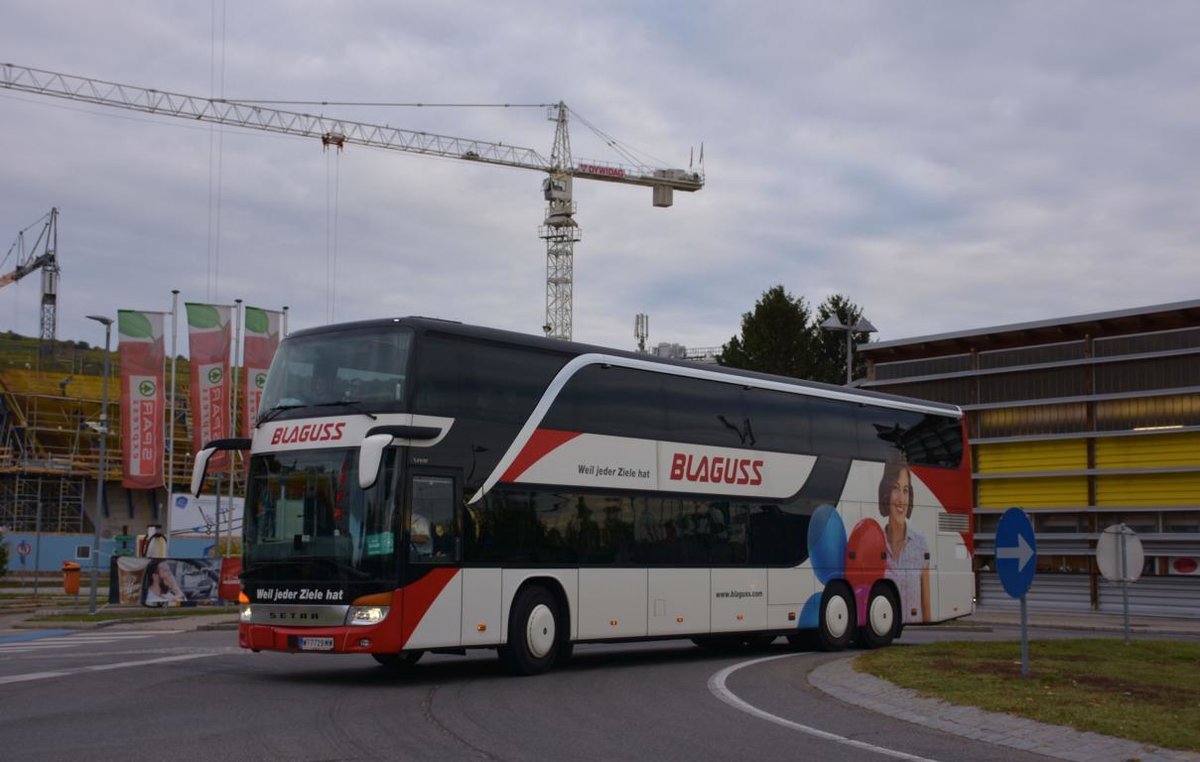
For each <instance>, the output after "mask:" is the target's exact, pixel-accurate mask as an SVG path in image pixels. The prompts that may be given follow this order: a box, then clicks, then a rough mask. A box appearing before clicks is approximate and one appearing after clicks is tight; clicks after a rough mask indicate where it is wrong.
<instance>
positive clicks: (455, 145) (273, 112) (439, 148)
mask: <svg viewBox="0 0 1200 762" xmlns="http://www.w3.org/2000/svg"><path fill="white" fill-rule="evenodd" d="M0 87H5V88H7V89H10V90H18V91H21V92H26V93H32V94H37V95H48V96H52V97H56V98H66V99H68V100H76V101H84V102H87V103H94V104H96V105H101V106H111V107H115V108H124V109H130V110H133V111H141V112H143V113H148V114H158V115H163V116H172V117H177V118H182V119H191V120H193V121H201V122H208V123H210V124H221V125H228V126H234V127H242V128H246V129H255V130H263V131H266V132H273V133H279V134H284V135H297V136H301V137H309V138H315V139H319V140H321V141H322V143H323V144H324V145H331V144H332V145H336V146H338V147H342V146H344V145H345V144H347V143H350V144H358V145H363V146H370V147H373V148H384V149H388V150H395V151H404V152H408V153H417V154H424V155H427V156H438V157H442V158H450V159H461V160H464V161H474V162H479V163H483V164H494V165H497V166H504V167H513V168H516V169H529V170H535V171H538V172H544V173H546V175H547V177H546V178H545V179H544V180H543V182H542V192H543V196H544V198H545V200H546V202H547V209H546V217H545V220H544V221H543V224H542V225H541V226H540V227H539V229H538V236H539V237H540V238H542V239H543V240H545V241H546V320H545V323H544V324H543V330H544V332H545V333H546V335H547V336H551V337H554V338H561V339H570V338H571V334H572V324H571V320H572V301H573V296H572V289H573V284H574V247H575V243H576V242H578V241H579V237H580V231H579V226H578V225H577V224H576V223H575V218H574V215H575V202H574V200H573V199H572V196H571V192H572V180H573V179H574V178H582V179H587V180H600V181H603V182H612V183H621V184H625V185H640V186H643V187H649V188H651V189H652V192H653V204H654V206H657V207H669V206H671V205H672V203H673V200H674V197H673V194H674V191H677V190H679V191H686V192H689V193H690V192H694V191H697V190H700V189H701V188H702V187H704V174H703V172H693V171H691V170H690V169H688V170H684V169H671V168H662V167H654V166H650V165H645V164H636V165H625V164H614V163H610V162H602V161H579V162H575V161H574V159H573V158H572V156H571V145H570V138H569V136H568V133H567V115H568V113H569V109H568V108H567V106H566V104H565V103H563V102H561V101H560V102H558V103H557V104H554V105H553V106H551V107H550V119H551V120H552V121H554V122H555V123H556V125H555V133H554V146H553V148H552V150H551V153H550V158H549V159H547V158H546V157H544V156H542V155H541V154H540V153H538V152H537V151H536V150H534V149H532V148H522V147H519V146H513V145H507V144H504V143H493V142H490V141H485V140H469V139H466V138H458V137H451V136H448V135H438V134H434V133H428V132H419V131H414V130H404V129H399V128H396V127H390V126H383V125H376V124H368V123H365V122H355V121H350V120H345V119H335V118H331V117H325V116H317V115H313V114H304V113H300V112H294V111H283V110H280V109H273V108H265V107H263V106H260V105H254V104H251V103H244V102H239V101H231V100H226V99H223V98H203V97H199V96H193V95H184V94H181V93H172V92H167V91H162V90H154V89H150V88H143V87H135V86H132V85H123V84H119V83H116V82H107V81H104V80H99V79H92V78H89V77H79V76H75V75H71V74H62V73H58V72H52V71H45V70H42V69H34V68H30V67H26V66H19V65H16V64H3V65H0ZM51 272H52V278H51V280H52V283H51V285H52V286H53V290H54V291H55V292H56V291H57V274H58V270H57V265H56V264H55V265H54V269H53V270H52V271H49V270H45V269H43V279H44V280H45V278H46V277H51V276H50V273H51ZM0 285H3V284H2V283H0ZM45 310H46V297H45V289H44V293H43V334H45V330H46V328H45V325H46V323H45V320H46V318H45V315H46V312H45ZM50 314H51V327H50V331H51V333H53V330H54V329H53V300H52V301H51V306H50Z"/></svg>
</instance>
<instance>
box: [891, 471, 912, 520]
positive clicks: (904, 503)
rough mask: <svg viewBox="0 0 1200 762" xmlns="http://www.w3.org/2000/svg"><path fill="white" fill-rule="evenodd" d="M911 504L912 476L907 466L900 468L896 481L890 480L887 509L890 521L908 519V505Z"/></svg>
mask: <svg viewBox="0 0 1200 762" xmlns="http://www.w3.org/2000/svg"><path fill="white" fill-rule="evenodd" d="M910 505H912V476H911V475H910V474H909V473H908V469H907V468H902V469H900V473H898V474H896V481H894V482H892V491H891V496H890V497H889V499H888V510H889V513H890V518H891V520H892V521H897V522H901V523H903V522H904V521H906V520H907V519H908V506H910Z"/></svg>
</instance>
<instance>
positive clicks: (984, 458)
mask: <svg viewBox="0 0 1200 762" xmlns="http://www.w3.org/2000/svg"><path fill="white" fill-rule="evenodd" d="M975 468H976V471H977V472H978V473H981V474H1003V473H1015V472H1020V471H1069V470H1072V469H1077V468H1080V469H1082V468H1087V442H1086V441H1085V440H1083V439H1055V440H1051V441H1049V442H998V443H996V444H982V445H979V447H977V448H976V450H975Z"/></svg>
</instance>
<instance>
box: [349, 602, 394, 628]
mask: <svg viewBox="0 0 1200 762" xmlns="http://www.w3.org/2000/svg"><path fill="white" fill-rule="evenodd" d="M387 615H388V607H387V606H351V607H350V611H349V613H347V614H346V624H348V625H351V626H355V625H357V626H363V625H370V624H379V623H380V622H382V621H383V620H384V618H385V617H387Z"/></svg>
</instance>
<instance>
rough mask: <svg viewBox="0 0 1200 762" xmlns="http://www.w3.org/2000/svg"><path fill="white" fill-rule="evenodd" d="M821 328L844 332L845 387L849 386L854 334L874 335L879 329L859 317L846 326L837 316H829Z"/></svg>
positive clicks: (852, 377) (852, 370)
mask: <svg viewBox="0 0 1200 762" xmlns="http://www.w3.org/2000/svg"><path fill="white" fill-rule="evenodd" d="M821 327H822V328H824V329H825V330H827V331H845V332H846V386H849V385H850V384H851V382H853V381H854V344H853V342H852V338H853V336H854V334H855V333H875V332H877V331H878V330H879V329H878V328H876V327H875V326H873V325H871V321H870V320H867V319H866V318H865V317H859V319H858V320H857V321H856V322H855V323H854V325H846V324H845V323H843V322H842V321H841V320H839V319H838V316H837V315H831V316H830V317H829V319H828V320H826V321H825V322H824V323H821Z"/></svg>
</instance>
